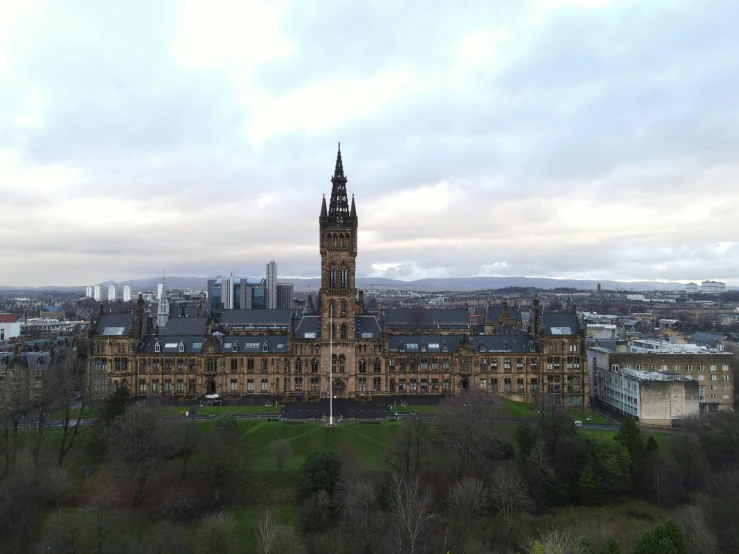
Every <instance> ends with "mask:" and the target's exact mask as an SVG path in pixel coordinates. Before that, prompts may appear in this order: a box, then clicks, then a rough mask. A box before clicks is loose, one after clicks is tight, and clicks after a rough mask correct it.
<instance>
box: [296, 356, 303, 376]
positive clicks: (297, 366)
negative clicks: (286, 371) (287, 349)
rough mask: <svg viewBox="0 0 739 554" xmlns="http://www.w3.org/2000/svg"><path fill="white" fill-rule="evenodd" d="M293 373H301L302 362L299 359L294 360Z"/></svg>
mask: <svg viewBox="0 0 739 554" xmlns="http://www.w3.org/2000/svg"><path fill="white" fill-rule="evenodd" d="M295 373H303V360H301V359H300V358H298V359H297V360H295Z"/></svg>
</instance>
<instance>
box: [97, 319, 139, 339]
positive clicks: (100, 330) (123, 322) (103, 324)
mask: <svg viewBox="0 0 739 554" xmlns="http://www.w3.org/2000/svg"><path fill="white" fill-rule="evenodd" d="M133 326H134V317H133V314H103V315H102V316H100V319H99V320H98V322H97V326H96V327H95V334H96V335H112V336H116V335H118V336H120V335H127V334H128V332H129V331H130V330H131V329H132V328H133ZM106 329H107V331H106Z"/></svg>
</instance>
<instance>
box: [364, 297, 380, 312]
mask: <svg viewBox="0 0 739 554" xmlns="http://www.w3.org/2000/svg"><path fill="white" fill-rule="evenodd" d="M365 309H366V310H367V311H368V312H376V311H377V298H375V297H374V296H370V297H369V299H368V300H367V307H366V308H365Z"/></svg>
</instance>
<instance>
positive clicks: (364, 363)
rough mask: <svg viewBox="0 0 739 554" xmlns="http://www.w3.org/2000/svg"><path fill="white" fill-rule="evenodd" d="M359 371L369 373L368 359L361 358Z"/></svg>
mask: <svg viewBox="0 0 739 554" xmlns="http://www.w3.org/2000/svg"><path fill="white" fill-rule="evenodd" d="M359 373H367V360H365V359H364V358H362V359H361V360H359Z"/></svg>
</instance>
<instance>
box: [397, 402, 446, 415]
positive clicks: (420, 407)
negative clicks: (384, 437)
mask: <svg viewBox="0 0 739 554" xmlns="http://www.w3.org/2000/svg"><path fill="white" fill-rule="evenodd" d="M438 407H439V406H438V405H436V404H411V405H409V406H393V413H396V414H410V413H412V412H416V413H417V414H435V413H436V409H437V408H438Z"/></svg>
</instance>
